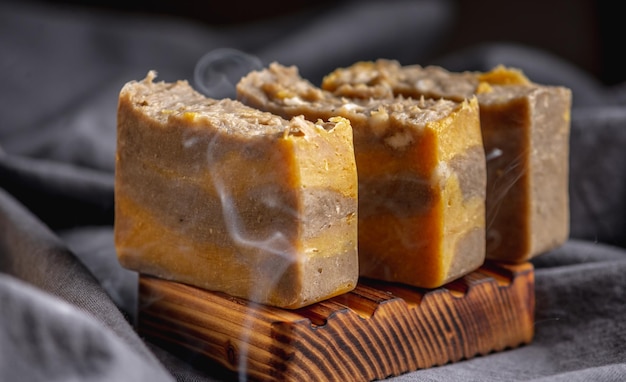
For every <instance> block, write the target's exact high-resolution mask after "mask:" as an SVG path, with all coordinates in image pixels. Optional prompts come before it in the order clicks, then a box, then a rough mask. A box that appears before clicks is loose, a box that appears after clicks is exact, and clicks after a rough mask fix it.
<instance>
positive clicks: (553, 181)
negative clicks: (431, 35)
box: [322, 59, 572, 263]
mask: <svg viewBox="0 0 626 382" xmlns="http://www.w3.org/2000/svg"><path fill="white" fill-rule="evenodd" d="M322 88H324V89H325V90H328V91H330V92H333V94H335V95H337V96H359V95H360V96H369V97H380V98H389V97H392V96H394V95H403V96H405V97H429V98H446V99H451V100H456V101H460V100H463V99H467V98H470V97H473V96H474V95H476V97H477V98H478V103H479V105H480V120H481V128H482V134H483V140H484V146H485V153H486V158H487V202H486V208H487V254H486V256H487V258H489V259H494V260H501V261H508V262H516V263H517V262H523V261H526V260H529V259H531V258H533V257H535V256H537V255H540V254H542V253H545V252H547V251H549V250H551V249H553V248H556V247H558V246H560V245H562V244H563V243H564V242H565V241H566V240H567V238H568V236H569V193H568V176H569V162H568V157H569V133H570V111H571V98H572V94H571V90H570V89H567V88H565V87H560V86H545V85H540V84H536V83H533V82H531V81H530V80H529V79H528V78H527V77H526V76H525V75H524V74H523V72H522V71H520V70H517V69H514V68H506V67H503V66H498V67H496V68H494V69H493V70H492V71H490V72H449V71H447V70H445V69H443V68H441V67H437V66H427V67H421V66H419V65H408V66H401V65H400V64H399V63H398V62H397V61H393V60H383V59H381V60H377V61H375V62H359V63H356V64H354V65H352V66H351V67H347V68H339V69H337V70H335V71H334V72H332V73H330V74H328V75H327V76H326V77H325V78H324V79H323V81H322Z"/></svg>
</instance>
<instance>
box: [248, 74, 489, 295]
mask: <svg viewBox="0 0 626 382" xmlns="http://www.w3.org/2000/svg"><path fill="white" fill-rule="evenodd" d="M368 89H369V88H367V87H360V88H358V89H356V88H355V89H351V91H350V93H349V94H342V95H334V94H332V93H330V92H329V91H326V90H322V89H320V88H318V87H316V86H314V85H313V84H311V83H310V82H308V81H307V80H305V79H303V78H301V77H300V75H299V73H298V70H297V68H296V67H294V66H283V65H280V64H278V63H272V64H271V65H270V66H269V67H268V68H266V69H264V70H260V71H254V72H251V73H249V74H248V75H247V76H245V77H244V78H243V79H242V80H241V81H240V82H239V83H238V85H237V97H238V99H239V100H240V101H242V102H243V103H246V104H248V105H250V106H252V107H255V108H258V109H261V110H265V111H269V112H272V113H274V114H278V115H281V116H283V117H284V118H291V117H293V116H296V115H303V116H305V118H307V119H308V120H311V121H315V120H317V119H320V118H321V119H326V118H329V117H331V116H341V117H344V118H347V119H349V120H350V122H351V125H352V128H353V132H354V149H355V156H356V163H357V170H358V178H359V214H358V225H359V244H358V245H359V269H360V275H361V276H363V277H368V278H374V279H380V280H385V281H391V282H401V283H405V284H408V285H412V286H418V287H424V288H435V287H438V286H441V285H443V284H445V283H447V282H449V281H452V280H454V279H456V278H459V277H461V276H463V275H465V274H467V273H469V272H471V271H473V270H475V269H476V268H478V267H479V266H480V265H482V263H483V261H484V259H485V239H484V238H485V204H484V203H485V202H484V200H485V182H486V165H485V157H484V150H483V149H482V138H481V132H480V124H479V113H478V102H477V99H476V98H475V97H472V98H470V99H468V100H463V101H461V102H457V101H452V100H444V99H438V100H434V99H426V98H423V97H421V98H417V99H413V98H407V97H403V96H399V97H397V96H394V95H393V94H391V93H390V92H383V93H382V94H381V96H380V98H373V97H371V93H370V92H369V91H368ZM361 90H362V91H365V93H364V94H361V93H359V92H360V91H361ZM378 90H385V88H383V87H381V88H375V89H372V91H373V92H376V91H378Z"/></svg>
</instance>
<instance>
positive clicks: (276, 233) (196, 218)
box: [115, 72, 358, 309]
mask: <svg viewBox="0 0 626 382" xmlns="http://www.w3.org/2000/svg"><path fill="white" fill-rule="evenodd" d="M154 77H155V73H154V72H150V73H149V75H148V76H147V77H146V78H145V79H144V80H142V81H139V82H136V81H132V82H129V83H127V84H126V85H125V86H124V87H123V88H122V90H121V92H120V95H119V107H118V137H117V139H118V140H117V157H116V172H115V245H116V249H117V253H118V257H119V261H120V263H121V264H122V265H123V266H125V267H127V268H130V269H133V270H136V271H138V272H140V273H143V274H149V275H154V276H157V277H160V278H163V279H169V280H174V281H179V282H183V283H187V284H192V285H195V286H198V287H201V288H204V289H208V290H212V291H220V292H225V293H227V294H230V295H233V296H237V297H243V298H247V299H249V300H252V301H256V302H259V303H262V304H267V305H273V306H277V307H281V308H289V309H291V308H299V307H302V306H305V305H309V304H312V303H314V302H318V301H320V300H323V299H326V298H329V297H332V296H335V295H339V294H342V293H345V292H348V291H350V290H352V289H353V288H355V287H356V284H357V281H358V257H357V212H358V211H357V207H358V205H357V196H358V195H357V192H358V187H357V173H356V167H355V157H354V149H353V139H352V128H351V125H350V122H349V121H348V120H346V119H343V118H339V117H338V118H331V119H330V120H329V121H326V122H322V121H317V122H316V123H312V122H309V121H306V120H305V119H304V118H302V117H296V118H293V119H291V120H290V121H288V120H285V119H283V118H280V117H279V116H276V115H273V114H271V113H265V112H261V111H259V110H256V109H253V108H250V107H247V106H245V105H243V104H241V103H240V102H237V101H233V100H230V99H224V100H220V101H217V100H214V99H208V98H205V97H204V96H202V95H201V94H199V93H197V92H195V91H194V90H193V89H192V88H191V87H190V86H189V84H188V83H187V82H185V81H178V82H175V83H165V82H154V81H153V80H154Z"/></svg>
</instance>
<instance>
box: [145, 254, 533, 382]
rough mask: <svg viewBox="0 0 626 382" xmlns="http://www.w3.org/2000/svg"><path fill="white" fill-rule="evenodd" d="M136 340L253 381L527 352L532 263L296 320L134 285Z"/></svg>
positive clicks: (195, 292)
mask: <svg viewBox="0 0 626 382" xmlns="http://www.w3.org/2000/svg"><path fill="white" fill-rule="evenodd" d="M139 291H140V307H139V322H138V328H139V331H140V334H141V335H143V336H145V337H147V338H149V339H151V340H153V341H155V342H157V343H158V344H160V345H161V346H165V347H168V348H171V349H174V350H175V351H179V352H181V354H185V356H186V357H190V355H192V356H193V358H195V360H196V361H198V360H210V361H211V362H215V363H217V364H219V365H221V366H223V367H224V368H226V369H228V370H231V371H233V372H235V373H239V374H240V375H241V376H244V377H245V378H247V379H251V380H283V381H302V380H342V381H370V380H375V379H384V378H386V377H390V376H396V375H399V374H402V373H406V372H409V371H413V370H417V369H422V368H428V367H432V366H437V365H443V364H446V363H450V362H457V361H461V360H464V359H469V358H472V357H475V356H477V355H486V354H488V353H491V352H498V351H502V350H505V349H507V348H514V347H517V346H520V345H523V344H526V343H529V342H530V341H531V340H532V338H533V335H534V326H533V319H534V306H535V293H534V271H533V267H532V265H531V264H530V263H523V264H518V265H507V264H499V263H494V262H487V263H485V264H484V266H483V267H481V268H480V269H478V270H477V271H475V272H473V273H471V274H469V275H467V276H465V277H463V278H461V279H458V280H456V281H454V282H452V283H449V284H447V285H445V286H443V287H441V288H437V289H431V290H426V289H419V288H412V287H408V286H405V285H399V284H391V283H386V282H378V281H374V280H367V279H365V280H364V279H362V280H360V281H359V284H358V286H357V287H356V289H355V290H354V291H352V292H349V293H346V294H344V295H341V296H337V297H334V298H331V299H329V300H326V301H323V302H319V303H316V304H314V305H311V306H308V307H304V308H301V309H297V310H284V309H279V308H273V307H268V306H264V305H259V304H254V303H251V302H249V301H246V300H243V299H239V298H234V297H231V296H228V295H225V294H222V293H216V292H210V291H206V290H202V289H199V288H195V287H192V286H188V285H184V284H180V283H176V282H171V281H165V280H161V279H157V278H152V277H149V276H144V275H142V276H141V277H140V281H139Z"/></svg>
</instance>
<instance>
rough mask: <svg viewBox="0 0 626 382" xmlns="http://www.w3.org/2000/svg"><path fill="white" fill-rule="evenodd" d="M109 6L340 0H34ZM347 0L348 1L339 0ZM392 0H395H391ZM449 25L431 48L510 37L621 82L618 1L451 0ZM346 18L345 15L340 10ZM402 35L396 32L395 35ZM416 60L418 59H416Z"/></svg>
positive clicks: (234, 15)
mask: <svg viewBox="0 0 626 382" xmlns="http://www.w3.org/2000/svg"><path fill="white" fill-rule="evenodd" d="M32 1H40V2H42V1H48V2H54V3H57V4H59V5H71V6H77V5H78V6H84V7H91V8H94V7H95V8H99V9H103V10H107V11H111V10H113V11H119V12H125V13H142V14H154V15H156V16H174V17H180V18H185V19H192V20H195V21H197V22H199V23H206V24H211V25H214V26H220V25H223V26H226V25H230V26H232V25H236V24H240V23H254V22H256V21H261V20H267V19H271V18H273V17H279V16H285V15H288V14H290V13H295V12H311V13H317V12H324V11H325V7H326V6H328V5H330V4H332V5H337V4H338V3H340V1H330V0H318V1H312V0H291V1H277V0H265V1H258V0H257V1H193V0H178V1H150V2H143V1H136V0H135V1H132V0H131V1H126V2H116V1H106V0H90V1H81V0H62V1H55V0H32ZM343 1H345V0H343ZM391 1H393V0H391ZM455 3H456V9H457V11H456V19H455V22H454V28H453V30H452V31H451V32H450V33H449V35H448V36H444V41H445V43H444V44H442V45H441V46H440V47H439V50H438V51H437V52H435V53H436V54H440V55H443V54H446V53H448V52H453V51H458V50H460V49H463V48H465V47H468V46H471V45H474V44H477V43H483V42H515V43H521V44H525V45H529V46H532V47H537V48H541V49H545V50H547V51H549V52H551V53H553V54H555V55H557V56H559V57H561V58H564V59H566V60H568V61H570V62H572V63H573V64H574V65H576V66H578V67H579V68H581V69H583V70H585V71H587V72H588V73H590V74H592V75H593V76H595V77H596V78H597V79H599V80H600V81H601V82H602V83H604V84H605V85H614V84H618V83H621V82H623V81H625V80H626V74H625V71H624V70H623V68H624V67H626V59H625V58H624V54H623V53H622V52H621V49H622V46H623V43H622V42H623V40H624V39H623V37H624V35H625V34H626V33H624V32H623V31H621V28H620V25H621V24H620V23H621V22H622V21H621V20H622V14H621V12H619V9H618V6H619V2H613V1H593V0H513V1H502V0H472V1H467V0H466V1H463V0H457V1H456V2H455ZM345 16H346V18H349V17H350V15H345ZM399 38H401V36H399ZM419 64H421V63H419Z"/></svg>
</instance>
